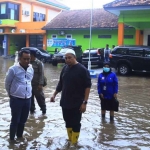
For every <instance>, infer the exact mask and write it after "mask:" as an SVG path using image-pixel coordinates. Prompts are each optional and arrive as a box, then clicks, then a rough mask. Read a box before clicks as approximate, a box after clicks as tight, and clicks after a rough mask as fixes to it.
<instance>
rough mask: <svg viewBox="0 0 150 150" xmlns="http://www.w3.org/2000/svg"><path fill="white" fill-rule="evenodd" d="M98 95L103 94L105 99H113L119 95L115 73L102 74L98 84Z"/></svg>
mask: <svg viewBox="0 0 150 150" xmlns="http://www.w3.org/2000/svg"><path fill="white" fill-rule="evenodd" d="M97 90H98V94H99V95H100V94H103V95H104V98H105V99H112V98H113V95H114V94H115V93H118V79H117V76H116V74H115V73H113V72H110V73H108V74H104V73H101V74H100V75H99V77H98V84H97Z"/></svg>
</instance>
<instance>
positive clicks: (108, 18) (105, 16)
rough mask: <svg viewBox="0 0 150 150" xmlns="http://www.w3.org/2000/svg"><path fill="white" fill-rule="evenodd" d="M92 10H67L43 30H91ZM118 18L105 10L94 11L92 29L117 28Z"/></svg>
mask: <svg viewBox="0 0 150 150" xmlns="http://www.w3.org/2000/svg"><path fill="white" fill-rule="evenodd" d="M90 19H91V10H90V9H83V10H65V11H63V12H62V13H60V14H59V15H58V16H56V17H55V18H54V19H53V20H51V21H50V22H49V23H48V24H47V25H46V26H45V27H43V29H45V30H51V29H62V28H63V29H72V28H73V29H86V28H90ZM117 27H118V17H117V16H115V15H113V14H111V13H109V12H107V11H105V10H104V9H93V17H92V28H117Z"/></svg>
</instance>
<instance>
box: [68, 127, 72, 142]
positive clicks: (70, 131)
mask: <svg viewBox="0 0 150 150" xmlns="http://www.w3.org/2000/svg"><path fill="white" fill-rule="evenodd" d="M67 133H68V138H69V141H71V137H72V128H67Z"/></svg>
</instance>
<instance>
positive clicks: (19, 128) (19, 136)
mask: <svg viewBox="0 0 150 150" xmlns="http://www.w3.org/2000/svg"><path fill="white" fill-rule="evenodd" d="M23 131H24V125H22V124H19V125H18V128H17V138H22V135H23Z"/></svg>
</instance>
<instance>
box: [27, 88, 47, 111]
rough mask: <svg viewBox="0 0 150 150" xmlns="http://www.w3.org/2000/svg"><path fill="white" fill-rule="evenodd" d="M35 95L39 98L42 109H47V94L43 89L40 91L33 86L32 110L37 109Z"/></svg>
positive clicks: (38, 101)
mask: <svg viewBox="0 0 150 150" xmlns="http://www.w3.org/2000/svg"><path fill="white" fill-rule="evenodd" d="M34 97H35V98H36V100H37V103H38V105H39V107H40V108H41V110H42V111H46V104H45V96H44V93H43V90H41V91H39V90H38V89H37V86H36V87H32V97H31V108H30V111H34V110H35V103H34Z"/></svg>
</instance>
